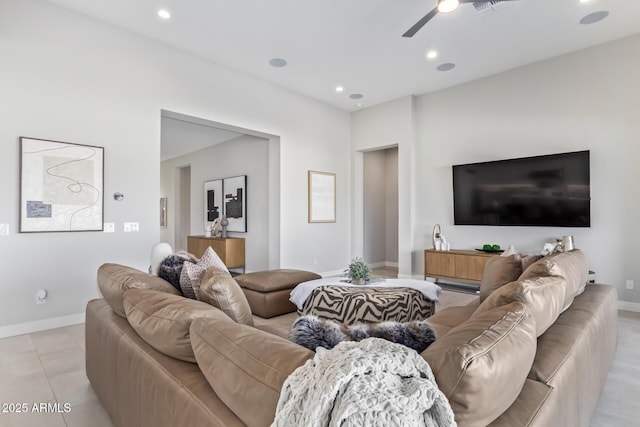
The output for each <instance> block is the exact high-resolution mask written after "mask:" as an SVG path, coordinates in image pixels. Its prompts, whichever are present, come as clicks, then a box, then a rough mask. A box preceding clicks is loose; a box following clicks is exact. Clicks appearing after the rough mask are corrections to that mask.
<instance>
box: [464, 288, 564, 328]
mask: <svg viewBox="0 0 640 427" xmlns="http://www.w3.org/2000/svg"><path fill="white" fill-rule="evenodd" d="M565 288H566V280H564V278H562V277H560V276H543V277H532V278H530V279H525V280H518V281H516V282H511V283H509V284H508V285H504V286H503V287H501V288H499V289H497V290H495V291H494V292H493V293H492V294H491V295H489V297H488V298H487V299H486V300H484V301H483V302H482V304H480V306H479V307H478V309H477V310H476V311H475V313H473V315H472V316H471V319H474V318H476V317H477V316H478V315H480V314H482V313H484V312H486V311H489V310H492V309H493V308H495V307H500V306H503V305H507V304H509V303H512V302H514V301H519V302H521V303H523V304H525V305H526V306H527V308H528V309H529V312H530V313H531V315H532V316H533V317H534V319H535V325H536V336H540V335H542V334H543V333H544V332H545V331H546V330H547V329H548V328H549V327H550V326H551V325H553V322H555V321H556V319H557V318H558V316H559V315H560V313H561V312H562V309H563V307H564V295H565Z"/></svg>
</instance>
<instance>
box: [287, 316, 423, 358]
mask: <svg viewBox="0 0 640 427" xmlns="http://www.w3.org/2000/svg"><path fill="white" fill-rule="evenodd" d="M371 337H374V338H382V339H385V340H387V341H391V342H394V343H397V344H402V345H405V346H407V347H409V348H412V349H414V350H415V351H417V352H418V353H421V352H423V351H424V350H425V349H426V348H427V347H429V346H430V345H431V344H432V343H433V342H434V341H435V340H436V335H435V332H434V331H433V329H432V328H431V325H430V324H429V322H427V321H425V320H416V321H413V322H406V323H402V322H391V321H389V322H381V323H354V324H345V323H338V322H335V321H333V320H328V319H320V318H319V317H316V316H314V315H305V316H300V317H298V320H296V321H295V323H294V324H293V326H292V328H291V333H290V334H289V338H290V339H291V341H293V342H295V343H296V344H299V345H301V346H303V347H306V348H308V349H309V350H313V351H315V350H316V348H318V347H324V348H326V349H328V350H330V349H332V348H333V347H335V346H336V345H338V343H340V342H342V341H362V340H363V339H365V338H371Z"/></svg>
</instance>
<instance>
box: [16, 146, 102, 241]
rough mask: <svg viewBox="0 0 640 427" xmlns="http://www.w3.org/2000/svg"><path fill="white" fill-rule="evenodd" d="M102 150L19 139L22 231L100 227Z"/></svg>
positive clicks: (84, 229) (91, 229) (75, 229)
mask: <svg viewBox="0 0 640 427" xmlns="http://www.w3.org/2000/svg"><path fill="white" fill-rule="evenodd" d="M103 213H104V148H103V147H96V146H93V145H83V144H73V143H69V142H59V141H50V140H44V139H37V138H27V137H20V226H19V230H20V232H21V233H39V232H60V231H102V230H103Z"/></svg>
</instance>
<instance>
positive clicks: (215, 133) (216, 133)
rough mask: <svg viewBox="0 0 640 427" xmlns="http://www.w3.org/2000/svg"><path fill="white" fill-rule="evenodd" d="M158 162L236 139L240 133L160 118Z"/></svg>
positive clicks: (190, 122)
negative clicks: (160, 132) (160, 130)
mask: <svg viewBox="0 0 640 427" xmlns="http://www.w3.org/2000/svg"><path fill="white" fill-rule="evenodd" d="M161 127H162V135H161V137H160V160H161V161H164V160H168V159H172V158H174V157H178V156H181V155H183V154H187V153H192V152H194V151H197V150H201V149H203V148H206V147H210V146H212V145H216V144H220V143H222V142H225V141H229V140H232V139H234V138H237V137H239V136H241V135H243V134H242V133H238V132H233V131H229V130H225V129H221V128H219V127H217V126H215V125H213V124H200V123H194V121H192V120H188V119H186V120H180V119H174V118H170V117H166V116H162V122H161Z"/></svg>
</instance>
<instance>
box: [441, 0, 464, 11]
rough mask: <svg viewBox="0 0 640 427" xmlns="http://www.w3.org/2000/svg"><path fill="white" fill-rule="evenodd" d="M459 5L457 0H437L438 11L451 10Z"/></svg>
mask: <svg viewBox="0 0 640 427" xmlns="http://www.w3.org/2000/svg"><path fill="white" fill-rule="evenodd" d="M459 5H460V1H459V0H438V12H442V13H447V12H453V11H454V10H456V9H457V8H458V6H459Z"/></svg>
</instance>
